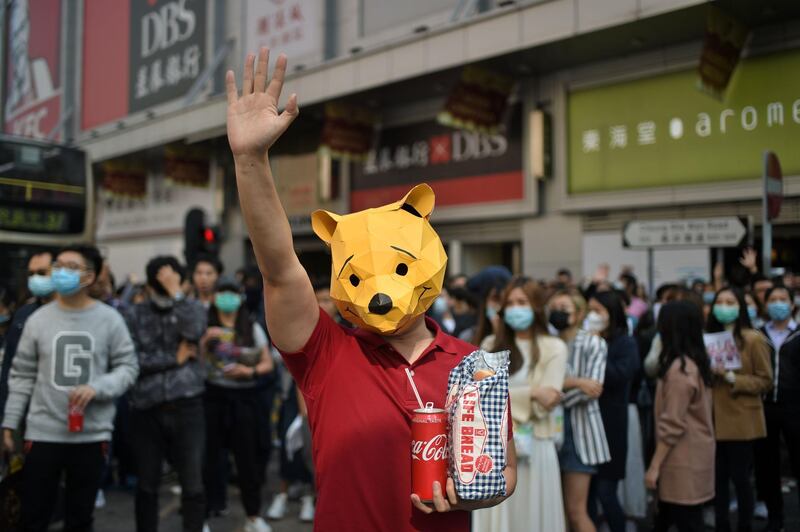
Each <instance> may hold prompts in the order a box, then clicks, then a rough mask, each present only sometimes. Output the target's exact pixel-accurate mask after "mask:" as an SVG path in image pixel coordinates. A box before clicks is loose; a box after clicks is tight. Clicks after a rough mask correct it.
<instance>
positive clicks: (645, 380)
mask: <svg viewBox="0 0 800 532" xmlns="http://www.w3.org/2000/svg"><path fill="white" fill-rule="evenodd" d="M755 264H756V257H755V253H754V252H753V251H752V250H749V249H748V250H745V251H744V254H743V257H742V260H741V264H737V265H735V267H733V268H731V269H730V270H731V273H730V278H729V279H725V278H724V276H723V271H722V268H721V265H717V267H716V268H715V269H714V273H713V279H712V280H711V281H710V282H705V281H702V280H689V281H686V282H681V283H669V284H664V285H663V286H660V287H658V289H657V290H656V291H655V293H654V294H653V297H652V299H651V298H649V297H648V296H647V295H646V294H645V290H644V287H643V286H642V284H641V283H639V282H638V280H637V279H636V277H635V276H634V275H633V272H632V271H629V270H627V269H624V268H623V271H622V273H621V274H620V275H619V277H618V278H617V279H612V278H610V277H609V268H608V266H607V265H602V266H601V267H599V268H598V270H597V272H596V274H595V275H594V276H593V277H592V278H591V279H587V280H586V281H584V282H583V283H581V282H575V281H574V280H573V278H572V275H571V273H570V272H569V271H568V270H561V271H559V272H558V274H557V276H556V277H555V279H553V280H551V281H545V280H534V279H530V278H527V277H520V276H517V277H512V276H511V273H510V272H509V271H508V270H506V269H505V268H502V267H496V266H492V267H489V268H487V269H485V270H483V271H482V272H480V273H479V274H477V275H475V276H473V277H470V278H468V277H466V276H456V277H454V278H452V279H451V280H450V281H449V283H448V289H447V291H445V292H443V294H442V295H441V296H440V301H437V302H436V303H435V304H434V305H433V306H432V310H431V313H432V315H433V317H434V318H435V319H436V320H437V321H438V323H439V324H440V326H441V327H442V328H443V329H444V330H446V331H448V332H450V333H451V334H455V335H457V336H459V337H460V338H462V339H465V340H468V341H470V342H472V343H473V344H474V345H478V346H480V347H481V348H483V349H486V350H490V351H497V350H509V351H510V353H511V355H510V357H511V364H510V369H509V371H510V377H509V386H510V396H511V412H512V416H513V419H514V430H513V433H514V442H515V445H516V451H517V456H518V463H517V488H516V492H515V494H514V496H513V497H511V498H510V499H509V501H507V502H506V503H504V504H502V505H500V506H497V507H494V508H490V509H486V510H480V511H478V512H475V513H474V515H473V530H474V531H475V532H478V531H481V532H484V531H490V532H494V531H498V532H506V531H523V530H524V531H531V530H533V531H541V532H554V531H555V532H557V531H559V530H567V529H569V530H572V531H576V532H586V531H594V530H597V529H598V527H599V526H601V523H605V524H606V526H607V527H608V529H609V530H611V532H622V531H624V530H626V526H627V523H628V522H630V521H635V522H637V524H639V525H644V526H646V523H647V522H648V520H650V519H652V521H653V523H654V529H655V530H658V531H667V530H670V529H671V528H670V527H671V526H673V525H674V526H675V527H677V529H678V530H679V531H684V530H686V531H695V530H704V529H705V527H707V526H710V527H712V528H714V529H715V530H717V531H720V532H725V531H729V530H731V521H732V516H734V515H735V523H736V528H735V529H736V530H738V531H749V530H753V526H754V520H755V519H760V520H762V523H763V524H762V525H761V526H762V527H763V530H766V531H780V530H784V512H783V490H782V488H783V486H782V480H781V472H782V471H783V470H784V469H786V468H785V467H783V466H786V465H787V464H781V457H782V456H783V455H786V454H787V453H788V456H789V461H790V467H791V471H792V473H793V476H794V477H795V480H794V482H795V483H796V481H797V479H798V476H800V425H799V424H798V419H799V418H798V414H800V378H799V377H800V373H798V371H800V333H798V325H797V321H796V319H795V318H800V316H798V307H800V302H799V301H798V299H800V298H796V296H795V279H794V276H793V275H792V274H790V273H787V274H785V275H781V276H776V277H773V278H769V277H766V276H764V275H763V274H762V273H761V272H759V271H758V269H757V267H756V266H755ZM723 331H728V332H729V333H730V334H731V338H732V341H733V343H735V346H733V347H732V350H733V352H734V353H736V355H735V357H736V358H737V359H738V362H734V363H733V365H729V366H727V367H726V366H725V365H723V364H722V363H720V361H719V360H717V359H716V358H714V357H712V356H710V355H709V352H708V349H707V348H706V343H705V341H706V340H705V337H704V335H705V334H713V333H720V332H723ZM782 439H783V441H784V442H785V445H782V443H781V440H782ZM731 485H732V486H733V493H734V494H735V497H732V496H731V490H730V486H731ZM648 489H649V490H654V493H655V497H654V500H653V501H651V500H649V499H648V497H647V493H648V491H647V490H648ZM651 502H653V503H655V504H651ZM734 508H735V511H734Z"/></svg>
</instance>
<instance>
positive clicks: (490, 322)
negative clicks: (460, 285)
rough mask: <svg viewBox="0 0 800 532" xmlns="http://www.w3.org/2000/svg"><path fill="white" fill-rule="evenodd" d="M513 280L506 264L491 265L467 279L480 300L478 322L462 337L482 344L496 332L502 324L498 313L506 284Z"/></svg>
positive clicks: (468, 287) (468, 284) (473, 292)
mask: <svg viewBox="0 0 800 532" xmlns="http://www.w3.org/2000/svg"><path fill="white" fill-rule="evenodd" d="M510 280H511V272H509V271H508V268H505V267H504V266H489V267H488V268H485V269H483V270H481V271H480V272H478V273H477V274H475V275H474V276H473V277H471V278H470V279H469V280H468V281H467V290H469V291H470V293H472V294H473V295H475V296H476V297H477V299H478V301H480V303H481V304H480V306H479V307H478V312H477V315H476V318H477V324H476V325H475V326H474V327H473V328H472V334H471V335H470V334H469V332H468V331H469V329H468V330H467V331H464V333H462V339H463V340H466V341H469V342H470V343H472V344H474V345H481V342H483V339H484V338H486V337H487V336H489V335H490V334H495V332H496V331H497V328H498V327H499V326H500V318H499V316H498V315H497V313H498V311H499V310H500V306H501V305H502V300H501V296H502V295H503V290H505V288H506V285H508V282H509V281H510Z"/></svg>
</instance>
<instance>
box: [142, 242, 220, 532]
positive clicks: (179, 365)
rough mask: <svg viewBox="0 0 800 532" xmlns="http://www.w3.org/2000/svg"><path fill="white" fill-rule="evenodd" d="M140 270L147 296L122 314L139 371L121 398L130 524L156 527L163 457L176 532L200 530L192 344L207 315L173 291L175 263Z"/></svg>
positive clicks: (200, 388) (199, 375)
mask: <svg viewBox="0 0 800 532" xmlns="http://www.w3.org/2000/svg"><path fill="white" fill-rule="evenodd" d="M145 269H146V274H147V288H148V291H149V294H150V299H149V301H146V302H143V303H139V304H137V305H134V306H133V307H131V308H130V309H128V311H127V312H126V318H127V322H128V328H129V329H130V331H131V336H132V337H133V341H134V344H135V345H136V354H137V356H138V359H139V367H140V368H141V373H140V375H139V379H138V380H137V381H136V385H135V386H134V388H133V390H132V391H131V394H130V397H129V402H130V407H131V412H130V420H131V421H130V424H131V436H132V443H133V449H134V453H135V457H136V463H137V466H138V476H139V479H138V483H137V486H136V502H135V507H136V527H137V529H138V530H148V531H155V530H158V492H159V485H160V483H161V473H162V471H161V466H162V463H163V461H164V459H165V458H167V457H170V458H171V459H172V460H173V466H174V467H175V469H176V470H177V472H178V478H179V480H180V484H181V509H182V514H183V529H184V530H185V531H187V532H189V531H191V532H200V531H201V530H202V528H203V522H204V519H205V513H206V503H205V494H204V489H203V475H202V472H203V458H204V452H205V434H206V432H205V414H204V409H203V398H202V394H203V392H204V390H205V378H206V375H207V371H206V367H205V364H204V362H203V360H202V358H201V357H199V356H198V343H199V342H200V339H201V337H202V336H203V334H204V333H205V331H206V322H207V312H206V310H205V308H203V305H202V303H200V302H199V301H196V300H190V299H188V298H186V297H185V296H184V294H183V292H182V291H181V289H180V287H181V282H182V281H183V278H184V276H185V274H184V269H183V267H182V266H181V264H180V263H179V262H178V259H176V258H175V257H172V256H159V257H155V258H153V259H151V260H150V261H149V262H148V263H147V266H146V268H145Z"/></svg>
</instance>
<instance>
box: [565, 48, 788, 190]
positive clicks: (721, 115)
mask: <svg viewBox="0 0 800 532" xmlns="http://www.w3.org/2000/svg"><path fill="white" fill-rule="evenodd" d="M765 79H780V80H781V81H780V83H764V80H765ZM798 86H800V52H798V51H790V52H785V53H782V54H775V55H771V56H766V57H758V58H753V59H746V60H743V61H742V63H741V64H740V65H739V68H738V69H737V71H736V73H735V74H734V76H733V78H732V80H731V82H730V85H729V87H728V90H727V93H726V100H725V101H723V102H719V101H715V100H714V99H712V98H709V97H708V96H707V95H706V94H704V93H702V92H701V91H698V90H697V88H696V73H695V72H694V71H685V72H678V73H673V74H665V75H662V76H657V77H653V78H648V79H642V80H636V81H631V82H626V83H620V84H616V85H609V86H604V87H599V88H590V89H585V90H577V91H574V92H572V93H571V94H570V95H569V103H568V128H569V137H568V138H569V151H568V153H569V192H570V193H571V194H579V193H587V192H602V191H610V190H624V189H636V188H645V187H655V186H678V185H692V184H696V183H709V182H721V181H732V180H739V179H756V178H758V177H759V176H760V175H761V160H762V152H763V150H764V149H765V148H767V147H768V148H770V149H773V150H775V151H776V152H778V153H781V154H782V162H783V163H784V166H785V173H786V174H789V175H792V174H796V173H798V172H800V150H797V149H796V146H797V144H798V142H800V93H798V92H797V90H796V89H797V87H798ZM783 154H785V155H783Z"/></svg>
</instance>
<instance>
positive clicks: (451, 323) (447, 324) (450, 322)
mask: <svg viewBox="0 0 800 532" xmlns="http://www.w3.org/2000/svg"><path fill="white" fill-rule="evenodd" d="M442 327H443V328H444V330H445V332H447V333H448V334H452V333H453V331H455V330H456V320H454V319H453V318H445V319H443V320H442Z"/></svg>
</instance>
